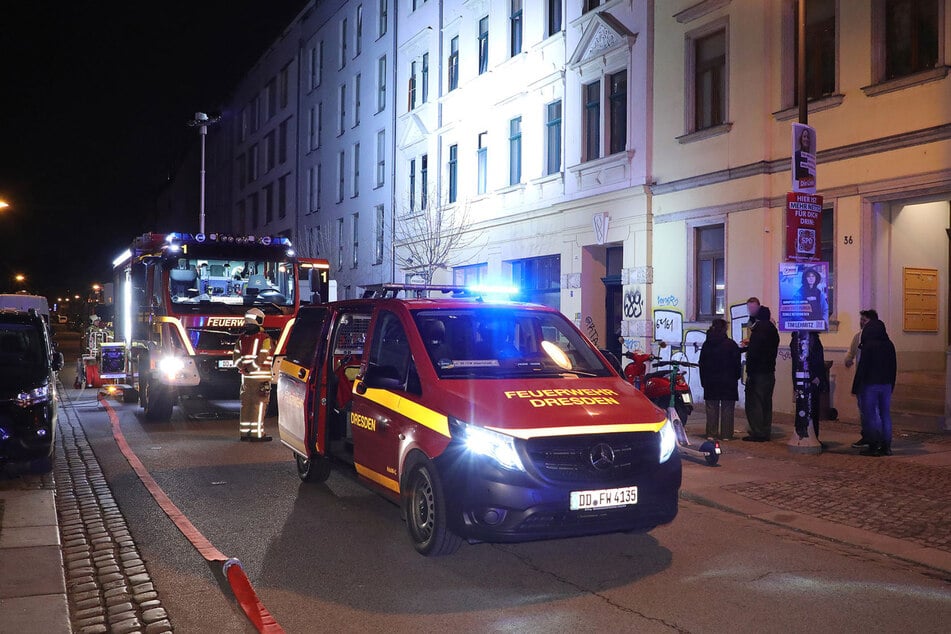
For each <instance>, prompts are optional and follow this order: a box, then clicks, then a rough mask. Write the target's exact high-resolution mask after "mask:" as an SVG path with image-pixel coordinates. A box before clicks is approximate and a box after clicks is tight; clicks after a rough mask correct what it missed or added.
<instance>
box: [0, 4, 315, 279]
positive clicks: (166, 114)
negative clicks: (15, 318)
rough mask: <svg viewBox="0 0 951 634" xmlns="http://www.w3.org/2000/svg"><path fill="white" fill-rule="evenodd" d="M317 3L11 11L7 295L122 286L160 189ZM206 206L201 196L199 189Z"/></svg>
mask: <svg viewBox="0 0 951 634" xmlns="http://www.w3.org/2000/svg"><path fill="white" fill-rule="evenodd" d="M305 4H306V0H256V1H255V0H215V1H211V2H207V1H206V2H200V1H199V2H182V1H179V0H172V1H164V2H147V3H146V2H121V3H120V2H63V1H61V0H22V1H13V2H3V3H2V6H0V199H2V200H5V201H7V202H8V203H10V204H11V205H12V207H11V208H9V209H6V210H3V211H0V238H2V242H0V244H2V251H3V253H2V255H0V292H13V291H14V290H19V288H20V287H18V286H17V285H16V282H15V281H14V275H16V274H17V273H22V274H24V275H26V276H27V279H28V282H27V288H28V289H29V290H30V291H31V292H36V293H39V294H45V295H47V296H50V297H53V296H56V295H59V294H62V293H65V292H66V291H69V292H71V293H81V294H82V293H84V292H86V291H88V289H89V287H90V285H91V284H92V283H93V282H97V281H98V282H103V281H110V280H109V277H110V275H111V262H112V259H113V258H114V257H115V256H116V255H117V254H118V253H120V252H121V251H122V250H123V249H124V248H126V247H127V246H128V245H129V244H131V241H132V238H133V236H135V235H138V234H141V233H143V232H145V231H149V230H151V229H153V228H154V227H152V226H150V225H151V224H152V222H153V221H152V218H153V214H154V211H153V210H154V205H155V199H156V195H157V193H158V192H159V191H161V189H162V187H163V186H164V185H165V184H166V183H167V182H168V180H169V179H170V178H171V177H172V176H174V174H175V172H176V170H177V168H178V165H179V164H180V162H181V160H182V158H183V156H184V154H185V153H186V152H187V151H188V149H189V147H191V146H193V145H197V144H198V133H197V132H196V130H195V129H194V128H189V127H187V126H186V122H187V121H189V120H191V119H192V118H193V117H194V113H195V112H197V111H204V112H208V113H209V114H213V113H216V112H217V111H218V110H219V109H220V107H221V105H222V103H223V102H225V101H226V100H227V98H228V95H229V94H230V92H231V91H232V89H234V87H235V86H236V84H237V82H238V81H239V80H240V78H241V77H242V76H243V75H244V73H245V72H246V71H247V70H248V69H249V68H250V66H251V65H252V64H253V63H254V62H255V61H256V60H257V58H258V57H259V56H260V55H261V54H262V53H263V51H264V49H265V48H266V47H267V45H268V44H270V42H272V41H273V40H274V39H275V38H276V37H277V35H278V34H279V33H280V31H281V30H282V29H283V27H284V26H286V25H287V24H288V23H289V21H290V20H291V19H292V18H293V17H294V16H295V15H296V14H297V13H298V12H299V11H300V10H301V9H302V8H303V6H304V5H305ZM196 205H197V192H196Z"/></svg>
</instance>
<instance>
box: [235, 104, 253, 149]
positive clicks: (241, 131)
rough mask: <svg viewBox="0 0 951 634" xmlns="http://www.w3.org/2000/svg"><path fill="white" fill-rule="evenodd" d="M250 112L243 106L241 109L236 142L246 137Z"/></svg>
mask: <svg viewBox="0 0 951 634" xmlns="http://www.w3.org/2000/svg"><path fill="white" fill-rule="evenodd" d="M250 126H251V123H250V114H249V113H248V108H247V107H244V108H242V109H241V122H240V123H239V124H238V142H239V143H240V142H241V141H244V140H245V139H246V138H248V132H249V131H250Z"/></svg>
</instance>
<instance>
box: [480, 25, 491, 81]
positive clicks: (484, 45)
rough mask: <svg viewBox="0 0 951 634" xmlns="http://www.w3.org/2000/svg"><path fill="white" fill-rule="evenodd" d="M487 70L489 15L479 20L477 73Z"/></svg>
mask: <svg viewBox="0 0 951 634" xmlns="http://www.w3.org/2000/svg"><path fill="white" fill-rule="evenodd" d="M487 70H489V16H485V17H484V18H482V19H480V20H479V74H480V75H481V74H482V73H484V72H485V71H487Z"/></svg>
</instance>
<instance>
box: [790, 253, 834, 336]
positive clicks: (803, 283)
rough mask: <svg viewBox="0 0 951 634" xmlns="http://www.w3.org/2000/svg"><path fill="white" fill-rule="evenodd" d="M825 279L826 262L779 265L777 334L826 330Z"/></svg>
mask: <svg viewBox="0 0 951 634" xmlns="http://www.w3.org/2000/svg"><path fill="white" fill-rule="evenodd" d="M828 277H829V264H828V262H782V263H780V265H779V329H780V330H783V331H789V330H818V331H824V330H828V327H829V299H828V296H827V292H828Z"/></svg>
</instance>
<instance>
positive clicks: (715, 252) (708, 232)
mask: <svg viewBox="0 0 951 634" xmlns="http://www.w3.org/2000/svg"><path fill="white" fill-rule="evenodd" d="M695 231H696V234H695V238H696V245H697V255H696V262H697V271H696V280H697V319H698V320H710V319H713V318H714V317H722V316H723V314H724V313H725V311H726V260H725V259H724V248H723V244H724V229H723V225H711V226H709V227H698V228H697V229H696V230H695Z"/></svg>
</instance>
